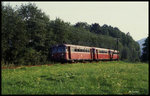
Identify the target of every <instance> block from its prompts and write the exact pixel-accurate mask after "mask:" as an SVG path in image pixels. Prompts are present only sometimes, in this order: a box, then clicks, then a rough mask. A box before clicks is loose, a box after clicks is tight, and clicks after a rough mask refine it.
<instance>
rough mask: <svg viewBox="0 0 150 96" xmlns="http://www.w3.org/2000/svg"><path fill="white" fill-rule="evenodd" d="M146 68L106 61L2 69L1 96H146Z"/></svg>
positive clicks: (137, 64)
mask: <svg viewBox="0 0 150 96" xmlns="http://www.w3.org/2000/svg"><path fill="white" fill-rule="evenodd" d="M148 66H149V65H148V64H147V63H126V62H123V61H119V62H117V61H113V62H110V61H109V62H92V63H75V64H54V65H52V66H48V65H42V66H35V67H25V66H22V67H19V68H17V69H2V81H1V84H2V85H1V88H2V95H4V94H100V95H103V94H121V95H122V94H140V95H141V94H149V78H148V76H149V68H148Z"/></svg>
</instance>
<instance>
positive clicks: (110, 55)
mask: <svg viewBox="0 0 150 96" xmlns="http://www.w3.org/2000/svg"><path fill="white" fill-rule="evenodd" d="M108 53H109V59H110V60H112V51H110V50H109V51H108Z"/></svg>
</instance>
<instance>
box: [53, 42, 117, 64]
mask: <svg viewBox="0 0 150 96" xmlns="http://www.w3.org/2000/svg"><path fill="white" fill-rule="evenodd" d="M51 59H52V60H54V61H60V62H67V61H69V62H76V61H100V60H119V51H117V50H113V49H106V48H97V47H88V46H80V45H71V44H61V45H55V46H53V47H52V48H51Z"/></svg>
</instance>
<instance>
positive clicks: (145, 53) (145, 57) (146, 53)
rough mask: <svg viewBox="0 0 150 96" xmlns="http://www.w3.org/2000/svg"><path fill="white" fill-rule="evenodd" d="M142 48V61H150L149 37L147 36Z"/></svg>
mask: <svg viewBox="0 0 150 96" xmlns="http://www.w3.org/2000/svg"><path fill="white" fill-rule="evenodd" d="M142 50H143V54H142V56H141V61H143V62H149V37H147V38H146V40H145V42H144V44H143V49H142Z"/></svg>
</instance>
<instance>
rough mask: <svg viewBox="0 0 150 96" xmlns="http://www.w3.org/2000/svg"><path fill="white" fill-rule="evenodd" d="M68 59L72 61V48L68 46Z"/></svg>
mask: <svg viewBox="0 0 150 96" xmlns="http://www.w3.org/2000/svg"><path fill="white" fill-rule="evenodd" d="M68 59H71V48H70V46H68Z"/></svg>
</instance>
